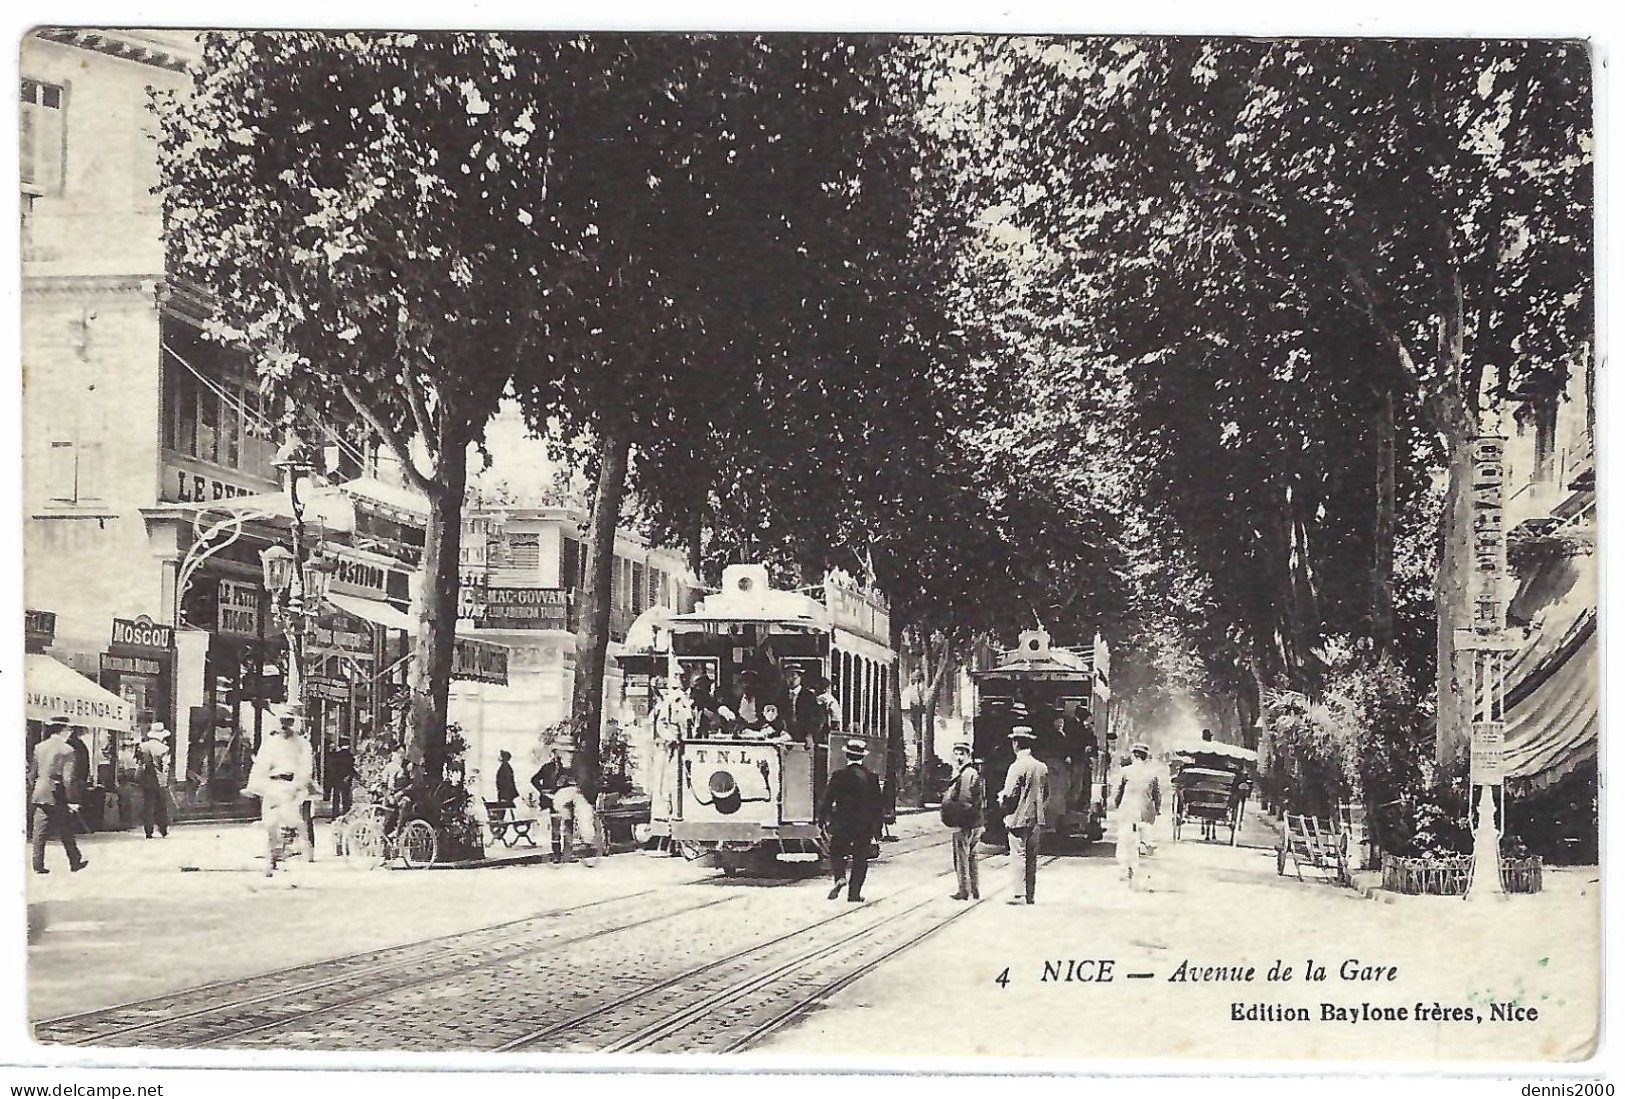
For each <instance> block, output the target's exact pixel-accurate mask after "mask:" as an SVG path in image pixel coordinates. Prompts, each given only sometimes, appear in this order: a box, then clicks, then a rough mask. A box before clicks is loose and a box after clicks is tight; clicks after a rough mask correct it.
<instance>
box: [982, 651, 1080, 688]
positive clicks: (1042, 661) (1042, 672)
mask: <svg viewBox="0 0 1625 1099" xmlns="http://www.w3.org/2000/svg"><path fill="white" fill-rule="evenodd" d="M1093 677H1094V661H1093V660H1091V659H1090V658H1088V657H1085V656H1080V655H1078V654H1077V653H1071V652H1067V651H1066V650H1065V649H1049V650H1047V651H1045V652H1044V653H1042V654H1040V655H1037V656H1029V655H1016V656H1013V657H1010V658H1008V659H1006V660H1005V662H1004V663H1002V664H1000V665H998V666H997V667H993V668H983V669H981V670H980V671H973V672H971V678H972V679H974V680H977V681H981V680H986V679H1010V678H1020V679H1062V680H1089V679H1092V678H1093Z"/></svg>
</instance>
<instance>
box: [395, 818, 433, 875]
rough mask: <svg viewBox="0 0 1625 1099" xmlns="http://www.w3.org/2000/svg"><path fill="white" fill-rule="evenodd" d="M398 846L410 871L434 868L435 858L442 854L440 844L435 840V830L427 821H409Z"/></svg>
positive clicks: (403, 829) (402, 831) (402, 830)
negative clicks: (427, 867)
mask: <svg viewBox="0 0 1625 1099" xmlns="http://www.w3.org/2000/svg"><path fill="white" fill-rule="evenodd" d="M398 846H399V848H400V852H401V858H402V859H403V860H404V861H405V862H406V866H407V869H409V870H422V869H423V868H424V867H426V866H433V865H434V860H435V856H436V855H438V854H439V853H440V844H439V842H438V841H437V840H436V839H435V834H434V829H433V828H432V827H430V825H429V822H428V821H426V820H413V821H408V822H407V824H406V827H405V828H402V829H401V835H400V839H399V841H398Z"/></svg>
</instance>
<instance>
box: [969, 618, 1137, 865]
mask: <svg viewBox="0 0 1625 1099" xmlns="http://www.w3.org/2000/svg"><path fill="white" fill-rule="evenodd" d="M971 679H972V680H973V681H974V683H975V684H976V710H975V716H974V718H973V722H974V723H973V725H972V730H973V745H972V750H973V751H974V753H975V755H976V758H978V759H980V760H982V761H983V770H982V773H983V776H984V778H985V785H986V789H987V799H988V804H987V828H986V831H985V832H984V833H983V837H984V842H987V843H991V844H994V845H995V846H1002V845H1003V844H1004V843H1005V842H1006V841H1005V836H1004V822H1003V814H1002V813H1000V812H999V809H998V798H999V791H1000V790H1001V789H1002V788H1003V786H1004V776H1005V773H1006V772H1007V771H1008V770H1009V769H1010V764H1011V763H1012V762H1013V761H1014V759H1015V752H1014V750H1013V749H1012V748H1011V746H1010V741H1009V735H1010V729H1011V728H1012V727H1013V726H1016V725H1027V726H1030V727H1031V728H1032V730H1033V734H1034V738H1035V739H1034V744H1033V755H1035V756H1037V757H1038V759H1039V760H1041V761H1042V762H1043V763H1044V765H1045V766H1046V767H1048V768H1049V784H1050V785H1049V802H1048V803H1047V804H1046V806H1045V812H1044V822H1045V831H1046V832H1049V833H1054V834H1056V835H1058V836H1059V837H1060V838H1061V839H1062V840H1063V841H1064V840H1083V841H1093V840H1098V839H1100V838H1101V837H1102V836H1103V835H1104V834H1105V820H1106V793H1105V784H1106V766H1107V764H1108V763H1109V761H1110V754H1109V749H1110V742H1111V740H1112V735H1111V732H1110V729H1109V726H1108V721H1107V718H1108V713H1107V711H1108V703H1109V701H1110V699H1111V653H1110V650H1109V649H1108V648H1107V646H1106V642H1105V641H1104V640H1103V639H1102V638H1100V637H1099V636H1098V635H1097V636H1096V638H1095V643H1094V646H1093V648H1092V649H1090V650H1088V651H1085V652H1078V651H1075V650H1072V649H1064V648H1058V647H1052V646H1051V645H1050V637H1049V634H1048V633H1046V632H1045V631H1043V630H1028V631H1027V632H1025V633H1023V634H1022V635H1021V637H1020V640H1019V642H1018V644H1017V646H1016V648H1015V649H1014V650H1013V651H1010V652H1007V653H1005V654H1004V655H1003V657H1002V659H1001V660H1000V663H999V664H998V665H997V666H996V667H993V668H987V669H983V670H980V671H974V672H972V673H971Z"/></svg>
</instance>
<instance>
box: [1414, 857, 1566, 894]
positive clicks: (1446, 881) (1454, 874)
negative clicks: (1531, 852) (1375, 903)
mask: <svg viewBox="0 0 1625 1099" xmlns="http://www.w3.org/2000/svg"><path fill="white" fill-rule="evenodd" d="M1472 875H1473V857H1472V856H1471V855H1462V856H1460V857H1457V858H1442V859H1405V858H1400V857H1399V856H1397V855H1384V856H1383V858H1382V887H1383V888H1384V889H1386V890H1388V891H1389V892H1391V893H1411V894H1431V895H1433V896H1439V897H1459V896H1463V895H1465V894H1466V892H1467V883H1468V882H1469V881H1471V880H1472ZM1540 875H1541V860H1540V857H1539V856H1538V855H1537V856H1534V857H1532V858H1527V859H1510V858H1502V859H1501V885H1502V887H1503V888H1504V889H1505V890H1506V891H1507V892H1508V893H1539V892H1540V884H1541V881H1540Z"/></svg>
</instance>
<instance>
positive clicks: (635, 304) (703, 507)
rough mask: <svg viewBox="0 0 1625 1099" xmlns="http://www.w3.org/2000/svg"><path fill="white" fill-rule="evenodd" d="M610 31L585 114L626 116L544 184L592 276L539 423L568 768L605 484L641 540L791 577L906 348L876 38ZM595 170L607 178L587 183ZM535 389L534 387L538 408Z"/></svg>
mask: <svg viewBox="0 0 1625 1099" xmlns="http://www.w3.org/2000/svg"><path fill="white" fill-rule="evenodd" d="M617 48H623V49H624V50H625V51H626V53H627V55H628V56H630V57H632V58H633V59H634V63H635V64H636V65H639V66H643V67H644V69H645V70H646V71H647V76H646V77H645V78H644V79H643V80H641V81H637V82H631V83H629V85H628V88H627V92H626V94H625V95H624V96H623V97H621V98H619V99H617V100H616V101H615V102H614V103H612V104H611V105H610V107H609V108H608V109H606V110H605V111H604V112H602V113H601V114H600V116H599V122H600V124H601V125H602V126H603V128H604V130H605V131H606V134H616V135H626V136H624V137H619V138H617V140H616V141H614V142H611V141H608V140H605V141H600V142H599V143H598V144H596V145H595V146H594V148H595V149H597V150H598V157H599V160H598V162H597V163H596V165H595V167H594V170H592V171H586V170H584V169H583V167H582V165H583V164H584V163H585V161H581V162H578V163H577V164H576V167H575V170H574V171H573V172H570V173H561V174H560V175H559V176H557V177H556V180H555V186H556V188H557V193H558V194H559V195H560V196H561V205H564V206H567V207H569V208H570V209H572V210H575V211H577V212H578V213H577V216H579V217H583V218H586V217H591V218H592V219H593V226H594V228H595V230H596V234H597V240H596V241H595V244H594V251H595V255H596V256H598V257H599V262H600V264H601V268H600V270H601V274H602V278H601V279H600V280H599V282H598V284H597V285H596V286H594V287H593V288H592V289H591V290H590V291H588V290H582V291H581V292H579V293H578V294H577V295H576V299H575V305H576V312H575V314H574V316H573V317H571V318H569V319H568V320H559V321H558V322H557V323H556V324H554V325H553V326H551V327H550V329H549V339H550V340H551V341H553V346H554V347H555V348H556V349H557V352H558V353H559V354H560V355H561V356H563V357H565V358H566V359H567V360H568V361H570V362H572V363H575V364H579V366H580V369H579V370H578V371H577V372H576V373H575V374H574V375H573V376H572V394H573V399H572V400H571V401H569V402H566V415H564V416H562V417H559V418H557V419H555V420H554V421H553V422H552V423H551V425H549V426H551V427H552V429H553V431H554V434H555V438H556V439H558V440H559V441H560V442H561V444H564V445H566V446H568V447H573V448H575V453H576V458H577V460H578V461H579V462H581V463H583V464H585V465H587V466H588V467H589V468H590V470H591V472H592V476H593V479H594V482H595V485H596V487H595V491H594V504H593V512H592V520H591V522H592V528H593V538H592V542H591V544H590V545H589V548H588V551H587V562H588V565H587V571H588V585H589V594H588V597H587V605H588V607H589V608H590V612H589V613H588V614H587V615H585V616H584V620H583V625H582V629H581V630H580V631H579V633H578V673H577V683H576V694H575V698H574V701H573V707H572V711H573V721H574V724H575V727H576V729H577V733H578V735H580V736H582V737H583V738H584V741H585V742H586V743H585V744H584V747H585V748H586V751H585V752H584V757H583V767H584V770H585V771H586V772H587V775H586V776H585V777H586V778H587V781H588V783H589V785H590V784H591V783H592V782H593V781H594V777H593V769H594V764H593V758H594V757H593V755H592V748H591V744H592V742H593V741H594V739H595V737H596V735H597V732H596V731H597V729H598V728H599V726H600V725H601V721H602V718H601V713H602V711H601V706H602V697H601V686H600V681H599V679H598V677H597V675H596V669H598V668H600V667H601V666H602V661H603V657H604V652H605V649H606V647H607V643H608V628H607V627H608V590H609V589H608V582H609V572H608V565H609V560H610V554H611V553H612V550H613V534H614V530H615V529H616V526H617V525H618V524H619V520H620V517H621V507H622V501H623V499H624V494H625V492H626V491H627V489H628V488H630V489H631V490H632V491H633V492H634V493H635V495H636V499H637V501H638V504H639V506H640V509H641V512H642V514H643V515H644V517H645V518H646V519H647V521H648V523H649V525H650V527H651V530H652V531H653V533H655V535H656V537H657V538H659V539H661V540H664V541H668V542H678V543H687V544H690V545H691V546H694V547H695V551H694V556H695V558H696V562H697V563H702V564H703V561H702V560H701V559H702V558H703V557H704V556H705V552H706V546H705V545H704V544H703V543H704V542H705V538H704V536H702V535H701V533H700V532H701V531H705V532H708V535H709V550H710V552H711V555H712V559H713V560H717V559H718V558H720V557H722V556H724V555H726V556H729V557H743V558H746V559H755V560H761V559H764V558H769V557H774V558H775V564H778V565H780V566H781V568H782V569H784V570H789V572H790V573H791V574H792V576H793V578H796V579H799V578H800V576H801V575H802V574H803V573H804V572H805V573H814V572H816V571H819V570H821V569H822V568H823V567H826V566H827V565H829V564H831V563H834V562H835V561H836V560H839V559H840V558H839V557H838V554H839V553H840V552H841V551H844V550H848V549H850V542H848V543H845V544H840V545H839V548H837V549H832V548H831V540H830V535H831V533H832V532H835V531H837V530H839V529H843V528H842V526H841V524H843V523H847V522H849V521H850V516H849V515H847V514H846V511H847V509H848V508H849V507H850V503H851V501H852V500H853V499H854V498H863V499H869V498H870V497H871V494H870V493H869V491H868V489H867V487H866V486H865V484H864V478H865V477H866V476H867V475H868V473H869V472H870V471H872V470H873V469H875V468H876V466H877V465H878V462H874V461H869V460H866V459H859V458H857V457H854V455H857V454H859V453H875V452H876V451H877V450H878V446H879V444H877V443H876V442H874V441H873V440H872V438H871V437H872V436H876V435H882V434H886V433H888V432H898V431H901V430H904V428H903V427H901V426H899V425H896V424H891V423H887V422H883V420H882V418H881V416H880V414H879V413H880V412H881V411H882V410H883V406H884V402H883V401H882V400H881V399H880V397H878V396H877V394H891V393H897V392H901V391H902V390H903V389H904V388H905V386H906V385H907V381H908V378H909V377H910V376H911V373H912V367H913V365H914V360H913V359H912V358H910V357H909V355H908V354H906V353H904V352H901V351H900V350H899V348H900V347H903V346H904V345H907V344H909V341H910V339H911V334H910V333H909V331H908V326H907V324H906V323H905V322H906V321H907V319H908V318H907V317H906V316H904V317H899V315H898V313H897V312H896V311H895V310H893V309H891V308H890V307H889V302H888V300H887V298H886V294H887V292H888V290H890V289H891V287H892V286H893V285H894V284H895V280H896V279H897V278H898V271H897V269H896V268H888V267H887V266H886V263H887V262H888V261H889V259H890V258H891V257H892V255H893V253H891V252H889V251H888V247H889V244H890V242H891V239H900V238H901V236H902V235H903V233H904V232H906V228H907V221H906V219H903V220H901V221H900V222H898V223H897V224H896V225H895V226H893V225H891V224H890V223H888V221H887V218H888V216H889V211H890V209H891V207H890V206H889V205H888V204H889V203H891V202H893V201H895V200H894V199H893V198H891V197H890V196H889V195H888V192H887V185H888V183H891V182H894V181H895V180H896V178H897V177H896V172H897V170H898V161H897V160H895V159H894V158H893V157H892V156H891V149H890V147H889V146H888V145H887V144H886V135H885V132H884V123H885V121H886V117H887V116H886V110H885V105H884V101H883V99H882V98H881V95H880V91H881V88H880V85H879V65H880V61H881V58H882V57H883V55H884V50H885V47H884V44H882V43H877V42H848V41H846V40H842V39H831V38H790V39H769V38H745V37H732V38H675V39H661V40H658V41H654V42H651V41H649V40H647V39H628V40H627V41H626V43H625V44H624V46H623V47H617ZM605 179H614V180H621V181H626V184H625V185H624V186H622V187H620V188H618V189H617V190H616V191H615V193H614V194H613V195H611V196H607V197H606V196H604V195H603V194H602V187H603V181H604V180H605ZM565 195H568V196H570V197H569V198H568V199H564V198H563V197H562V196H565ZM599 204H602V207H603V212H602V213H600V212H598V211H599V208H600V206H599ZM877 233H889V234H890V237H889V238H887V239H886V240H884V241H882V240H879V239H877V237H876V235H875V234H877ZM918 342H919V341H917V340H916V341H914V344H918ZM549 407H550V406H549V405H548V404H547V403H546V402H543V403H541V404H538V405H536V406H534V407H533V409H532V411H533V414H534V415H535V422H536V423H537V425H538V426H541V424H542V420H541V414H543V413H545V412H546V411H548V410H549ZM887 411H890V412H895V411H896V410H895V409H890V410H887ZM903 422H904V423H906V422H907V421H906V420H904V421H903ZM812 454H816V455H818V460H817V461H810V460H809V455H812ZM838 541H839V540H837V542H838ZM776 551H777V552H776ZM847 561H848V562H850V561H851V558H850V557H849V558H847ZM781 575H783V573H782V572H781Z"/></svg>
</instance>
